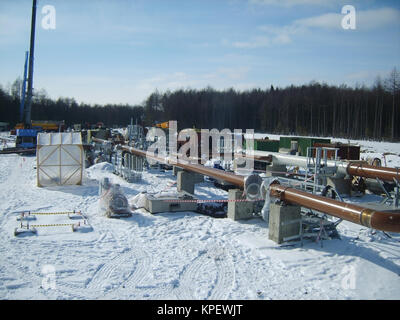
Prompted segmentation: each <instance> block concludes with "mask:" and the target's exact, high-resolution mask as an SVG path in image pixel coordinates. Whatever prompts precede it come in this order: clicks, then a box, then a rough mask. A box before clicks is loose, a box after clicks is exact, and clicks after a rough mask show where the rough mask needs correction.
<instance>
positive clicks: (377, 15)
mask: <svg viewBox="0 0 400 320" xmlns="http://www.w3.org/2000/svg"><path fill="white" fill-rule="evenodd" d="M343 17H344V15H343V14H339V13H328V14H323V15H320V16H315V17H311V18H306V19H299V20H296V21H294V23H293V26H294V27H300V28H301V27H305V28H326V29H341V21H342V19H343ZM356 20H357V29H360V30H371V29H378V28H381V27H386V26H391V25H398V24H399V23H400V10H397V9H393V8H380V9H373V10H364V11H356Z"/></svg>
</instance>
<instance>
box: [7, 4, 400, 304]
mask: <svg viewBox="0 0 400 320" xmlns="http://www.w3.org/2000/svg"><path fill="white" fill-rule="evenodd" d="M33 3H34V5H33V9H32V26H31V42H30V51H29V52H27V53H26V62H25V72H24V79H23V84H24V86H23V88H22V90H23V94H22V96H23V99H22V101H21V105H20V119H19V123H18V124H17V125H16V126H15V127H13V128H11V130H9V131H4V132H1V133H0V140H1V144H2V146H1V148H0V190H1V193H0V194H1V195H0V208H1V210H0V211H1V215H0V229H1V230H0V237H1V243H2V245H0V256H1V262H0V298H1V299H68V300H69V299H78V300H88V299H130V300H133V299H139V300H140V299H144V300H270V299H271V300H276V299H307V300H308V299H310V300H314V299H323V300H341V299H372V300H375V299H379V300H381V299H395V300H397V299H400V144H399V143H394V142H375V141H368V140H356V139H341V138H334V137H314V136H295V135H277V134H268V133H258V132H254V130H253V129H251V128H249V130H246V131H245V130H234V132H231V131H230V130H228V129H226V130H223V131H222V130H217V129H213V130H208V129H200V128H186V129H183V130H181V131H179V132H178V130H177V128H178V126H179V123H177V121H175V120H168V121H164V122H157V123H154V124H153V125H152V126H145V125H142V124H139V123H138V121H137V119H136V124H134V119H130V125H127V126H120V127H118V128H113V129H111V128H107V126H105V125H104V123H101V122H98V123H97V124H96V125H94V126H93V127H88V128H84V129H83V128H82V126H81V125H80V124H76V125H74V126H71V125H69V126H68V125H67V124H66V123H65V121H49V120H42V121H40V120H32V118H35V114H32V99H33V95H34V94H33V56H34V47H35V24H36V22H35V17H36V11H35V10H36V1H33ZM90 120H91V119H87V121H90Z"/></svg>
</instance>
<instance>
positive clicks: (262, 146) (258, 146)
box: [254, 140, 279, 152]
mask: <svg viewBox="0 0 400 320" xmlns="http://www.w3.org/2000/svg"><path fill="white" fill-rule="evenodd" d="M254 150H257V151H271V152H278V151H279V141H278V140H255V141H254Z"/></svg>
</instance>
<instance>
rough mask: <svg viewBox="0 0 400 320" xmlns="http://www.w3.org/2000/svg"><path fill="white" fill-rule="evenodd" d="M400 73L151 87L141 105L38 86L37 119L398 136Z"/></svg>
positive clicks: (9, 105)
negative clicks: (85, 98)
mask: <svg viewBox="0 0 400 320" xmlns="http://www.w3.org/2000/svg"><path fill="white" fill-rule="evenodd" d="M20 86H21V81H20V79H17V80H16V81H15V82H14V83H13V84H12V85H11V86H9V88H8V89H3V88H1V87H0V121H3V122H9V123H10V124H11V125H15V124H16V123H17V122H19V104H20V94H19V93H20V92H21V90H20ZM399 93H400V74H399V72H398V71H397V70H396V68H394V69H393V71H392V72H391V73H390V75H389V76H388V77H387V78H386V79H384V80H381V79H380V78H378V79H377V80H376V82H375V84H374V85H373V86H372V87H370V88H368V87H365V86H362V87H356V88H351V87H348V86H345V85H342V86H330V85H327V84H321V83H317V82H312V83H309V84H307V85H303V86H290V87H286V88H274V87H273V86H271V87H270V88H268V89H253V90H248V91H237V90H234V89H229V90H224V91H217V90H214V89H212V88H210V87H208V88H205V89H202V90H193V89H186V90H183V89H182V90H176V91H173V92H171V91H167V92H164V93H160V92H158V91H156V92H154V93H152V94H151V95H150V96H149V97H148V98H147V99H146V101H144V102H143V105H142V106H129V105H111V104H108V105H105V106H102V105H94V106H92V105H88V104H83V103H81V104H78V103H77V102H76V101H75V100H74V99H70V98H59V99H58V100H52V99H50V98H48V97H47V95H46V93H45V92H44V91H43V90H42V91H39V92H36V93H35V96H34V100H33V106H32V118H33V119H34V120H65V122H66V124H67V125H68V126H71V125H73V124H76V123H81V124H85V123H90V124H95V123H97V122H103V123H104V124H105V125H107V126H110V127H111V126H115V125H119V126H126V125H127V124H129V123H130V119H131V118H133V119H134V121H135V123H136V121H138V123H140V124H144V125H147V126H154V125H155V123H157V122H163V121H168V120H177V121H178V127H179V129H183V128H193V127H196V128H204V129H212V128H217V129H220V130H221V129H224V128H229V129H232V130H233V129H242V130H245V129H254V130H255V131H256V132H266V133H276V134H295V135H313V136H333V137H338V138H339V137H342V138H354V139H364V138H365V139H374V140H382V139H385V140H393V141H399V140H400V130H399V126H398V123H399V118H400V115H399V114H400V108H399V101H400V94H399Z"/></svg>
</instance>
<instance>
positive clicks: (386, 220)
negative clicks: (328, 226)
mask: <svg viewBox="0 0 400 320" xmlns="http://www.w3.org/2000/svg"><path fill="white" fill-rule="evenodd" d="M270 195H271V196H273V197H276V198H279V199H280V200H282V201H284V202H287V203H291V204H297V205H299V206H302V207H305V208H309V209H313V210H317V211H320V212H324V213H326V214H329V215H331V216H334V217H337V218H341V219H344V220H347V221H350V222H353V223H356V224H360V225H362V226H365V227H368V228H373V229H376V230H382V231H388V232H398V233H400V212H383V211H375V210H371V209H367V208H364V207H360V206H357V205H354V204H350V203H344V202H340V201H336V200H333V199H329V198H325V197H321V196H316V195H314V194H310V193H308V192H304V191H301V190H298V189H294V188H288V187H285V186H282V185H279V184H272V185H271V186H270Z"/></svg>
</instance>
